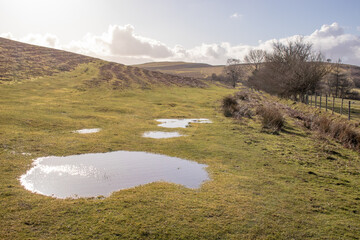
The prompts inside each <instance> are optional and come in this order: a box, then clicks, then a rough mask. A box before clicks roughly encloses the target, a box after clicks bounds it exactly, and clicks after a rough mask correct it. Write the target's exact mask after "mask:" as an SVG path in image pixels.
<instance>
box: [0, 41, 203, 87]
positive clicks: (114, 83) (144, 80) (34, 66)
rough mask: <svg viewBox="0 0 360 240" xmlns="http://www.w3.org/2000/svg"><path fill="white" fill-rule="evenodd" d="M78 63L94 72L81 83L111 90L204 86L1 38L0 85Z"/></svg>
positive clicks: (193, 80)
mask: <svg viewBox="0 0 360 240" xmlns="http://www.w3.org/2000/svg"><path fill="white" fill-rule="evenodd" d="M79 65H88V67H87V68H85V70H84V71H88V70H89V68H95V69H96V72H95V73H94V75H92V76H90V78H89V79H86V80H85V81H84V82H83V83H84V85H86V86H87V87H98V86H100V85H105V86H107V87H110V88H113V89H124V88H129V87H140V88H150V87H151V86H152V85H159V84H160V85H177V86H194V87H204V86H206V84H204V83H203V82H202V81H199V80H198V79H195V78H192V77H181V76H174V75H169V74H163V73H161V72H157V71H148V70H144V69H140V68H137V67H131V66H125V65H123V64H118V63H112V62H106V61H102V60H100V59H95V58H91V57H87V56H83V55H80V54H75V53H70V52H66V51H61V50H56V49H51V48H46V47H39V46H34V45H31V44H26V43H21V42H17V41H13V40H8V39H5V38H0V84H1V83H13V82H22V81H24V80H26V79H32V78H36V77H43V76H51V75H53V74H56V73H62V72H69V71H72V70H74V69H75V68H76V67H77V66H79Z"/></svg>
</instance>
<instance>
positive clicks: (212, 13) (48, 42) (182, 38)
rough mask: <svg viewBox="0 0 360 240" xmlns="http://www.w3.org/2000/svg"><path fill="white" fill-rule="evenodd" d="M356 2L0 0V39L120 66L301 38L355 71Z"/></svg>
mask: <svg viewBox="0 0 360 240" xmlns="http://www.w3.org/2000/svg"><path fill="white" fill-rule="evenodd" d="M359 13H360V0H297V1H295V0H271V1H270V0H247V1H246V0H207V1H205V0H61V1H58V0H0V36H1V37H5V38H9V39H13V40H17V41H22V42H27V43H31V44H35V45H41V46H47V47H53V48H57V49H63V50H67V51H72V52H77V53H81V54H85V55H89V56H94V57H98V58H102V59H105V60H110V61H115V62H119V63H124V64H136V63H144V62H151V61H187V62H204V63H209V64H225V63H226V60H227V59H228V58H238V59H243V57H244V56H245V55H246V54H247V53H248V52H249V51H250V50H251V49H263V50H267V51H269V50H271V46H272V43H273V42H274V41H280V42H284V43H286V42H288V41H291V40H294V39H296V37H297V36H299V35H300V36H303V38H304V40H305V41H307V42H309V43H312V44H313V49H314V50H316V51H321V52H322V53H323V55H324V57H325V58H331V59H332V60H334V61H336V60H337V59H339V58H341V60H342V62H344V63H349V64H354V65H360V14H359Z"/></svg>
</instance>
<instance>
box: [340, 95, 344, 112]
mask: <svg viewBox="0 0 360 240" xmlns="http://www.w3.org/2000/svg"><path fill="white" fill-rule="evenodd" d="M343 106H344V98H341V107H340V115H341V114H342V110H343Z"/></svg>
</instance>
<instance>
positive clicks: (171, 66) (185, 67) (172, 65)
mask: <svg viewBox="0 0 360 240" xmlns="http://www.w3.org/2000/svg"><path fill="white" fill-rule="evenodd" d="M242 65H244V71H245V72H247V73H246V74H247V75H248V76H249V75H250V72H249V70H248V69H246V68H245V67H246V65H248V64H242ZM134 66H137V67H140V68H144V69H147V70H153V71H160V72H163V73H168V74H176V75H179V76H187V77H197V78H203V79H209V78H211V76H212V74H214V73H215V74H216V75H220V74H222V73H223V70H224V67H225V65H215V66H214V65H210V64H206V63H189V62H149V63H144V64H137V65H134ZM341 69H342V70H343V71H344V72H346V73H347V74H348V76H350V78H351V79H352V80H353V81H354V83H355V86H356V87H357V88H360V66H355V65H350V64H341Z"/></svg>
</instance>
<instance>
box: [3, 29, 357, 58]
mask: <svg viewBox="0 0 360 240" xmlns="http://www.w3.org/2000/svg"><path fill="white" fill-rule="evenodd" d="M0 36H2V37H6V38H9V39H14V40H19V41H24V42H28V43H32V44H37V45H42V46H47V47H55V48H59V49H64V50H68V51H72V52H77V53H80V54H85V55H89V56H94V57H98V58H102V59H105V60H109V61H115V62H120V63H125V64H135V63H142V62H150V61H189V62H206V63H210V64H224V63H225V62H226V60H227V59H228V58H239V59H242V58H243V57H244V56H245V55H246V54H247V53H248V52H249V50H251V49H263V50H271V48H272V43H273V42H274V41H280V42H283V43H286V42H287V41H290V40H295V39H296V38H297V37H299V36H298V35H294V36H290V37H287V38H282V39H270V40H267V41H259V42H258V44H257V45H252V46H251V45H244V44H238V45H231V44H230V43H227V42H222V43H202V44H200V45H198V46H196V47H194V48H191V49H186V48H184V47H183V46H181V45H176V46H174V47H169V46H167V45H166V44H164V43H161V42H159V41H157V40H154V39H150V38H146V37H143V36H140V35H138V34H136V33H135V29H134V27H133V26H132V25H125V26H118V25H113V26H109V28H108V29H107V31H106V32H104V33H103V34H101V35H93V34H87V35H85V36H84V37H83V38H82V39H80V40H77V41H72V42H71V43H69V44H60V42H59V39H58V38H57V37H56V36H55V35H51V34H43V35H40V34H30V35H28V36H26V37H24V38H20V39H16V38H15V37H14V36H13V35H12V34H11V33H3V34H0ZM303 38H304V40H305V41H308V42H310V43H312V44H313V47H314V49H315V50H320V51H321V52H322V53H323V54H324V55H325V57H326V58H331V59H333V60H336V59H338V58H341V59H342V60H343V62H344V63H350V64H355V65H360V37H359V36H356V35H352V34H346V33H345V30H344V28H343V27H341V26H340V25H339V24H338V23H333V24H331V25H326V24H325V25H323V26H321V28H320V29H317V30H315V31H314V32H313V33H312V34H310V35H307V36H303Z"/></svg>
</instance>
